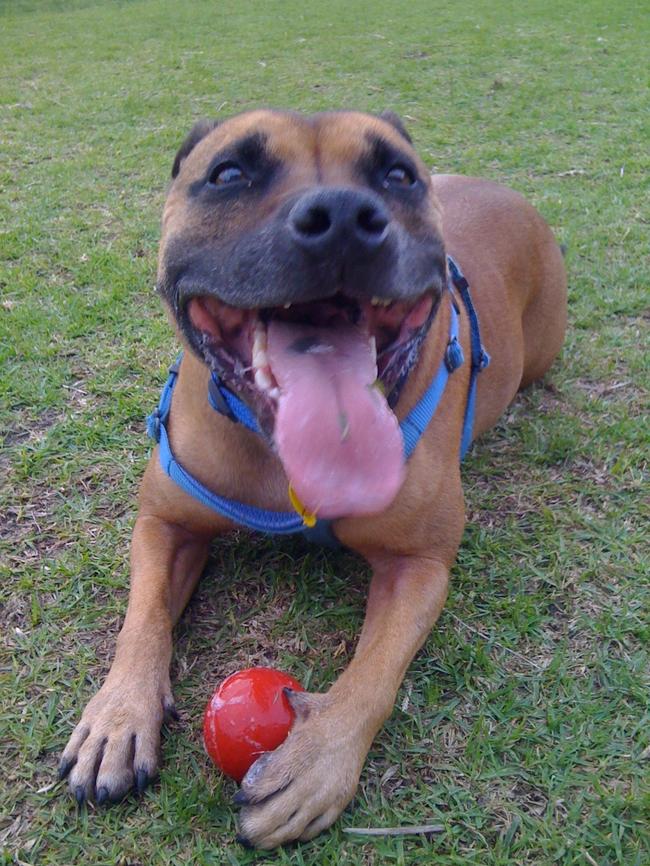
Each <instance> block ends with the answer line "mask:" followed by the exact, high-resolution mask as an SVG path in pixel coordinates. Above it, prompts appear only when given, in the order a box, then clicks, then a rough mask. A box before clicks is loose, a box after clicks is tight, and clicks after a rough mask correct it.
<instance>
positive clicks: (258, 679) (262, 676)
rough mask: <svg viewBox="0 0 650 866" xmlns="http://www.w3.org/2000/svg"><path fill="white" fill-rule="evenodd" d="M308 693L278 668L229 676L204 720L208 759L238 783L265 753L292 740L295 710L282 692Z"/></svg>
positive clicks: (213, 699) (260, 669)
mask: <svg viewBox="0 0 650 866" xmlns="http://www.w3.org/2000/svg"><path fill="white" fill-rule="evenodd" d="M284 688H289V689H294V690H295V691H299V692H303V691H304V689H303V687H302V686H301V685H300V683H299V682H298V681H297V680H294V678H293V677H290V676H289V675H288V674H283V673H282V672H281V671H276V670H274V669H273V668H248V669H247V670H244V671H237V673H235V674H232V675H231V676H229V677H227V678H226V679H225V680H224V681H223V682H222V683H221V685H220V686H219V688H218V689H217V690H216V692H215V693H214V694H213V695H212V697H211V698H210V700H209V701H208V705H207V707H206V708H205V715H204V716H203V742H204V743H205V749H206V751H207V753H208V755H209V756H210V757H211V758H212V760H213V761H214V763H215V764H216V765H217V767H219V768H220V769H221V770H222V771H223V772H224V773H225V774H226V775H227V776H230V777H231V778H233V779H235V781H237V782H241V780H242V779H243V778H244V776H245V775H246V772H247V770H248V768H249V767H250V766H252V764H253V763H254V762H255V761H256V760H257V759H258V758H259V756H260V755H261V754H263V753H264V752H271V751H273V749H277V747H278V746H279V745H280V743H283V742H284V740H285V739H286V738H287V735H288V733H289V731H290V730H291V726H292V724H293V719H294V712H293V710H292V709H291V707H290V705H289V701H288V700H287V698H286V696H285V695H284V693H283V691H282V689H284Z"/></svg>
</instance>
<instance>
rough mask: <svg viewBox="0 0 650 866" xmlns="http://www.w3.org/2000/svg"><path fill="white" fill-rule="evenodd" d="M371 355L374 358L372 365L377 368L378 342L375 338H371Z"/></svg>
mask: <svg viewBox="0 0 650 866" xmlns="http://www.w3.org/2000/svg"><path fill="white" fill-rule="evenodd" d="M369 342H370V354H371V356H372V363H373V364H374V365H375V367H376V366H377V340H376V339H375V338H374V337H371V338H370V341H369Z"/></svg>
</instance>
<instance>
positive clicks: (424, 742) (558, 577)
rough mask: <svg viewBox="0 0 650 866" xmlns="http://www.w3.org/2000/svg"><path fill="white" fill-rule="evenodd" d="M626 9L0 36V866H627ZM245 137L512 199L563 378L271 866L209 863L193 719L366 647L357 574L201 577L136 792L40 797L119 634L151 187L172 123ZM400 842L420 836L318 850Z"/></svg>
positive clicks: (632, 20) (640, 48) (207, 799)
mask: <svg viewBox="0 0 650 866" xmlns="http://www.w3.org/2000/svg"><path fill="white" fill-rule="evenodd" d="M644 7H645V8H644ZM648 11H650V10H649V9H648V6H647V3H642V4H639V3H632V2H621V3H616V4H612V3H606V2H604V0H582V2H577V0H569V2H568V3H567V2H562V3H560V2H558V0H544V2H542V0H531V2H526V3H518V4H517V3H512V2H506V0H491V2H489V3H488V2H474V3H471V4H470V3H467V4H454V3H447V4H441V3H439V4H431V3H426V2H424V0H411V2H410V3H409V4H403V5H399V4H395V3H392V2H388V0H374V2H372V3H369V2H358V3H350V2H338V0H337V2H329V0H324V2H322V3H319V4H316V3H304V2H300V3H299V2H296V0H285V2H279V0H267V2H264V3H262V2H241V0H240V2H237V3H235V2H233V0H224V2H220V3H208V2H193V3H178V2H171V0H167V2H166V0H145V2H136V0H134V2H103V3H99V2H97V3H94V2H90V0H88V2H83V0H78V2H66V3H63V2H54V0H52V2H45V0H43V2H37V0H32V2H25V0H23V2H19V0H13V2H7V0H6V2H3V3H1V4H0V56H2V58H3V62H2V69H1V71H0V124H1V125H0V128H1V130H2V134H1V136H0V190H1V194H0V292H1V294H2V300H1V305H0V329H1V330H2V333H1V335H0V353H1V358H2V370H3V372H2V378H1V380H0V416H1V417H0V429H1V433H0V435H1V437H2V451H1V454H0V468H1V470H2V475H1V476H0V477H2V481H3V491H2V493H1V494H0V512H1V513H2V522H1V523H0V534H1V536H2V537H1V541H2V554H1V565H0V568H1V572H2V573H1V574H0V598H1V600H2V606H3V626H4V627H3V629H2V637H1V639H0V640H1V643H0V645H1V646H2V661H1V664H0V676H1V677H2V693H1V711H0V743H1V746H0V749H1V751H2V769H3V772H2V781H1V782H0V815H1V817H0V849H1V850H3V851H4V853H3V855H2V856H3V858H4V859H3V860H2V862H4V863H7V864H9V863H12V864H13V863H15V864H38V866H54V864H56V866H67V864H78V863H83V864H98V866H99V864H102V866H104V864H105V866H127V864H130V866H135V864H143V866H144V864H146V866H149V864H152V866H158V864H178V863H185V862H187V863H189V862H194V863H200V864H246V863H254V862H257V861H258V860H263V859H270V860H271V861H273V862H277V863H279V864H339V863H341V864H346V863H349V864H356V863H359V864H385V863H386V864H393V863H394V864H421V863H436V864H438V866H452V864H454V866H455V864H476V866H510V864H526V866H528V864H535V866H538V864H540V866H541V864H563V866H578V864H579V866H584V864H587V866H593V864H597V866H611V864H620V866H648V864H649V863H650V829H649V827H650V789H649V785H648V762H649V760H650V738H649V732H650V719H649V718H648V716H649V713H648V705H649V700H648V694H649V693H648V688H647V686H648V681H647V670H648V667H647V662H648V658H647V647H648V638H649V637H650V634H649V631H650V630H649V626H648V610H649V609H650V592H649V584H648V576H647V560H646V562H645V563H644V542H646V544H647V536H646V535H645V525H647V523H645V524H644V520H645V521H646V522H647V518H648V513H647V510H646V511H645V512H644V501H646V502H647V492H648V488H647V486H645V483H644V470H645V469H646V466H645V461H646V459H647V445H648V435H647V426H644V412H647V391H646V390H644V389H645V388H647V382H648V355H647V351H646V347H647V334H648V328H647V324H648V313H647V299H648V276H649V274H648V258H647V239H648V209H647V204H648V176H649V169H650V165H649V162H650V160H649V156H648V154H649V152H648V149H647V142H648V140H650V130H649V129H648V114H647V94H648V90H647V88H648V76H647V45H648V44H649V42H650V32H649V31H650V28H649V26H648V22H649V20H650V16H649V15H648ZM259 104H270V105H277V106H286V107H293V108H298V109H302V110H305V111H312V110H319V109H326V108H331V107H340V106H349V107H357V108H361V109H367V110H371V111H373V110H383V109H384V108H392V109H394V110H396V111H398V112H399V113H401V114H402V115H403V116H404V117H405V118H406V122H407V124H408V126H409V128H410V130H411V132H412V133H413V135H414V138H415V140H416V143H417V146H418V147H419V149H420V151H421V152H422V154H423V155H424V157H425V159H426V160H427V161H428V162H429V164H431V166H432V167H433V168H435V169H436V170H439V171H458V172H463V173H475V174H481V175H485V176H488V177H491V178H493V179H496V180H500V181H503V182H506V183H509V184H510V185H512V186H513V187H515V188H516V189H518V190H520V191H521V192H523V193H524V194H526V195H527V196H528V197H529V198H530V199H531V200H532V201H533V202H534V203H535V204H536V205H537V206H538V207H539V208H540V209H541V211H542V213H543V214H544V215H545V216H546V218H547V219H548V220H549V222H550V223H551V224H552V225H553V227H554V229H555V231H556V233H557V235H558V237H559V239H560V240H561V241H562V242H563V243H565V244H567V246H568V250H569V252H568V268H569V273H570V332H569V335H568V339H567V343H566V347H565V349H564V352H563V355H562V357H561V359H560V360H559V362H558V363H557V364H556V365H555V367H554V368H553V370H552V372H551V374H550V375H549V377H548V378H547V382H546V384H545V386H538V387H536V388H534V389H532V390H531V391H529V392H528V393H526V394H524V395H522V396H521V397H520V398H518V400H517V401H516V403H515V404H514V406H513V407H512V408H511V409H510V411H509V412H508V414H507V415H506V416H505V417H504V418H503V420H502V422H501V423H500V425H499V426H498V428H497V429H496V430H495V431H494V432H493V433H491V434H490V435H488V436H486V437H484V438H483V439H482V440H481V441H480V442H479V443H478V444H477V446H476V447H475V449H474V451H473V453H472V456H471V457H470V459H468V461H467V465H466V467H465V468H464V470H463V471H464V478H465V487H466V493H467V505H468V515H469V517H470V523H469V525H468V529H467V531H466V534H465V537H464V542H463V546H462V549H461V552H460V555H459V559H458V564H457V567H456V568H455V571H454V581H453V587H452V592H451V596H450V600H449V604H448V606H447V609H446V611H445V613H443V615H442V617H441V620H440V622H439V625H438V627H437V628H436V630H435V631H434V633H433V634H432V636H431V638H430V640H429V641H428V643H427V646H426V648H425V650H424V651H423V652H422V653H420V654H419V656H418V658H417V659H416V661H415V662H414V664H413V665H412V666H411V668H410V670H409V672H408V674H407V678H406V682H405V685H404V687H403V689H402V691H401V693H400V697H399V701H398V708H397V709H396V711H395V713H394V715H393V717H392V718H391V720H390V721H389V723H388V724H387V726H386V728H385V729H384V731H383V732H382V734H381V735H380V736H379V738H378V740H377V741H376V743H375V745H374V747H373V749H372V751H371V754H370V758H369V762H368V764H367V766H366V769H365V770H364V773H363V776H362V780H361V786H360V788H359V791H358V794H357V796H356V798H355V800H354V801H353V803H352V805H351V807H349V809H348V810H347V811H346V812H345V814H344V816H343V818H342V820H341V821H340V822H339V823H338V824H337V825H336V826H335V827H334V828H333V829H332V830H331V831H329V832H327V833H325V834H324V835H323V836H321V837H320V838H319V839H318V840H316V841H315V842H313V843H311V844H308V845H299V846H295V847H292V848H287V849H286V850H282V851H279V852H275V853H274V854H272V855H270V856H268V857H260V855H258V854H256V853H254V852H247V851H244V850H243V849H242V848H240V847H239V846H238V845H237V844H236V843H235V842H234V838H233V833H234V824H235V813H234V810H233V809H232V808H231V805H230V796H231V795H232V793H233V791H234V786H233V785H231V784H230V783H227V782H223V781H221V779H220V778H219V777H218V776H217V775H216V773H215V772H214V771H213V770H212V768H211V767H210V766H209V765H208V762H207V759H206V757H205V755H204V753H203V749H202V745H201V735H200V717H201V712H202V708H203V706H204V703H205V701H206V699H207V697H208V695H209V692H210V690H211V686H212V685H213V684H216V682H217V681H218V680H219V679H220V678H221V677H222V676H224V675H225V674H226V673H229V672H231V671H233V670H235V669H236V668H237V667H241V666H243V665H246V664H248V663H270V664H273V665H277V666H279V667H283V668H285V669H287V670H288V671H291V672H292V673H293V674H295V675H296V676H298V677H300V678H302V679H303V681H304V682H305V683H306V684H308V685H309V686H310V687H311V688H312V689H322V688H325V687H327V685H328V683H330V682H331V680H332V679H333V677H334V676H335V675H336V674H337V672H338V671H340V670H341V669H342V668H343V666H344V665H345V663H346V660H347V659H348V658H349V656H350V654H351V652H352V649H353V646H354V639H355V635H356V634H357V633H358V630H359V627H360V622H361V617H362V611H363V603H364V595H365V587H366V583H367V572H366V570H365V568H364V567H363V566H362V565H361V564H360V563H359V561H358V560H356V559H355V558H353V557H351V556H348V555H343V554H341V555H328V554H325V553H323V552H321V551H318V550H311V549H307V550H305V549H304V548H303V547H302V545H301V544H300V543H299V542H295V541H288V542H282V543H278V544H276V543H272V542H269V541H267V540H265V539H260V538H246V537H242V538H241V539H240V540H239V541H230V542H228V543H226V544H223V545H220V546H219V547H218V548H217V549H215V551H214V556H213V558H212V560H211V564H210V567H209V570H208V574H207V575H206V579H205V580H204V582H203V583H202V585H201V588H200V590H199V592H198V594H197V596H196V597H195V599H194V600H193V602H192V603H191V605H190V607H189V609H188V611H187V612H186V614H185V616H184V618H183V620H182V623H181V625H180V626H179V628H178V629H177V635H176V638H177V641H176V652H175V657H174V682H175V690H176V696H177V699H178V703H179V707H180V710H181V716H182V719H181V722H180V723H179V724H177V725H175V726H174V728H173V731H170V732H169V734H168V735H167V736H166V738H165V743H164V769H163V771H162V774H161V779H160V782H159V783H158V784H157V785H155V786H154V788H153V789H152V790H150V791H149V792H148V793H147V794H146V795H145V796H144V798H143V799H142V801H141V802H139V803H138V802H135V801H134V800H129V801H126V802H124V803H123V804H121V805H119V806H116V807H113V808H112V809H110V810H104V809H94V808H90V809H88V811H83V812H81V813H77V810H76V808H75V807H74V806H73V805H72V804H71V802H70V800H69V799H68V798H67V796H66V794H65V792H64V790H63V787H62V786H61V785H54V784H53V781H54V768H55V766H56V762H57V755H58V753H59V751H60V749H61V748H62V747H63V745H64V744H65V742H66V740H67V737H68V735H69V733H70V731H71V729H72V726H73V724H74V723H75V721H76V720H77V718H78V715H79V713H80V711H81V708H82V707H83V705H84V704H85V702H86V701H87V700H88V698H89V697H90V696H91V694H92V693H93V691H94V689H95V688H96V687H97V686H98V684H99V683H100V681H101V679H102V677H103V676H104V675H105V673H106V670H107V668H108V665H109V662H110V658H111V653H112V648H113V643H114V639H115V635H116V633H117V630H118V628H119V623H120V620H121V617H122V615H123V613H124V609H125V605H126V598H127V585H128V581H127V572H126V568H127V550H128V541H129V534H130V528H131V525H132V522H133V518H134V509H135V504H134V495H135V492H136V489H137V484H138V478H139V477H140V475H141V472H142V469H143V467H144V464H145V461H146V459H147V455H148V452H149V444H148V442H147V440H146V439H145V437H144V432H143V417H144V415H145V413H146V412H147V411H149V409H150V407H151V406H152V405H153V404H154V403H155V401H156V400H157V396H158V390H159V387H160V384H161V382H162V379H163V375H164V370H165V367H166V365H167V364H168V362H169V361H170V359H172V358H173V357H174V354H175V351H176V348H175V346H174V345H173V340H172V339H171V338H170V333H169V328H168V325H167V322H166V319H165V317H164V315H163V313H162V310H161V308H160V304H159V302H158V300H157V299H156V297H155V296H154V294H153V292H152V285H153V281H154V274H155V256H156V244H157V237H158V221H159V214H160V211H161V207H162V202H163V199H164V195H165V187H166V183H167V178H168V175H169V170H170V167H171V163H172V159H173V155H174V152H175V149H176V147H177V146H178V144H179V143H180V141H181V140H182V138H183V136H184V134H185V132H186V131H187V129H188V128H189V127H190V125H191V123H192V122H193V121H194V120H195V119H197V118H198V117H200V116H204V115H207V116H214V115H215V114H217V113H218V112H221V113H223V114H227V113H232V112H236V111H239V110H241V109H244V108H247V107H252V106H256V105H259ZM644 536H645V537H644ZM645 556H646V557H647V547H645ZM425 822H436V823H442V824H444V828H445V829H444V832H443V833H441V834H438V835H436V836H435V837H434V838H433V839H432V840H430V841H427V840H423V839H421V838H420V839H418V838H406V839H403V840H399V839H398V840H396V839H390V838H387V839H386V838H385V839H378V840H367V839H363V838H361V839H351V838H349V837H348V836H346V835H345V834H343V833H342V832H341V828H342V827H343V826H391V825H397V824H408V823H425Z"/></svg>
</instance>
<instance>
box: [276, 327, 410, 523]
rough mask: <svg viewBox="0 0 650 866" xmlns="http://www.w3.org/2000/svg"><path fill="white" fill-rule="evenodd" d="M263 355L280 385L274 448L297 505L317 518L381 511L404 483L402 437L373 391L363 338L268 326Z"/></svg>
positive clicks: (346, 331)
mask: <svg viewBox="0 0 650 866" xmlns="http://www.w3.org/2000/svg"><path fill="white" fill-rule="evenodd" d="M268 358H269V365H270V367H271V370H272V372H273V375H274V376H275V379H276V381H277V383H278V385H279V387H280V399H279V405H278V412H277V416H276V422H275V434H274V436H275V444H276V446H277V449H278V453H279V455H280V459H281V460H282V463H283V464H284V468H285V471H286V473H287V476H288V478H289V481H290V482H291V485H292V487H293V489H294V490H295V492H296V494H297V495H298V498H299V499H300V500H301V502H302V503H303V505H304V506H305V507H306V508H307V510H308V511H311V512H313V513H315V514H317V515H318V516H319V517H345V516H352V515H361V514H372V513H374V512H378V511H382V510H383V509H384V508H386V507H387V506H388V505H389V504H390V503H391V502H392V500H393V499H394V498H395V496H396V494H397V491H398V490H399V488H400V486H401V484H402V481H403V480H404V457H403V446H402V434H401V432H400V429H399V425H398V423H397V419H396V418H395V416H394V415H393V413H392V412H391V410H390V409H389V408H388V404H387V403H386V400H385V398H384V396H383V395H382V394H381V393H380V392H379V391H378V390H377V388H374V387H373V382H374V381H375V378H376V375H377V370H376V365H375V360H374V357H373V354H372V350H371V347H370V344H369V340H368V337H367V335H366V334H364V333H363V332H362V331H361V330H360V329H359V328H356V327H354V326H353V325H337V326H336V327H330V328H317V327H314V326H311V325H297V324H290V323H286V322H271V323H270V324H269V328H268Z"/></svg>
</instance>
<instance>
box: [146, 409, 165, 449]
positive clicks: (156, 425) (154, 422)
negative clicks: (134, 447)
mask: <svg viewBox="0 0 650 866" xmlns="http://www.w3.org/2000/svg"><path fill="white" fill-rule="evenodd" d="M161 423H162V422H161V419H160V409H158V408H156V409H154V410H153V412H152V413H151V415H147V436H148V437H149V438H150V439H155V441H156V442H160V425H161Z"/></svg>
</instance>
